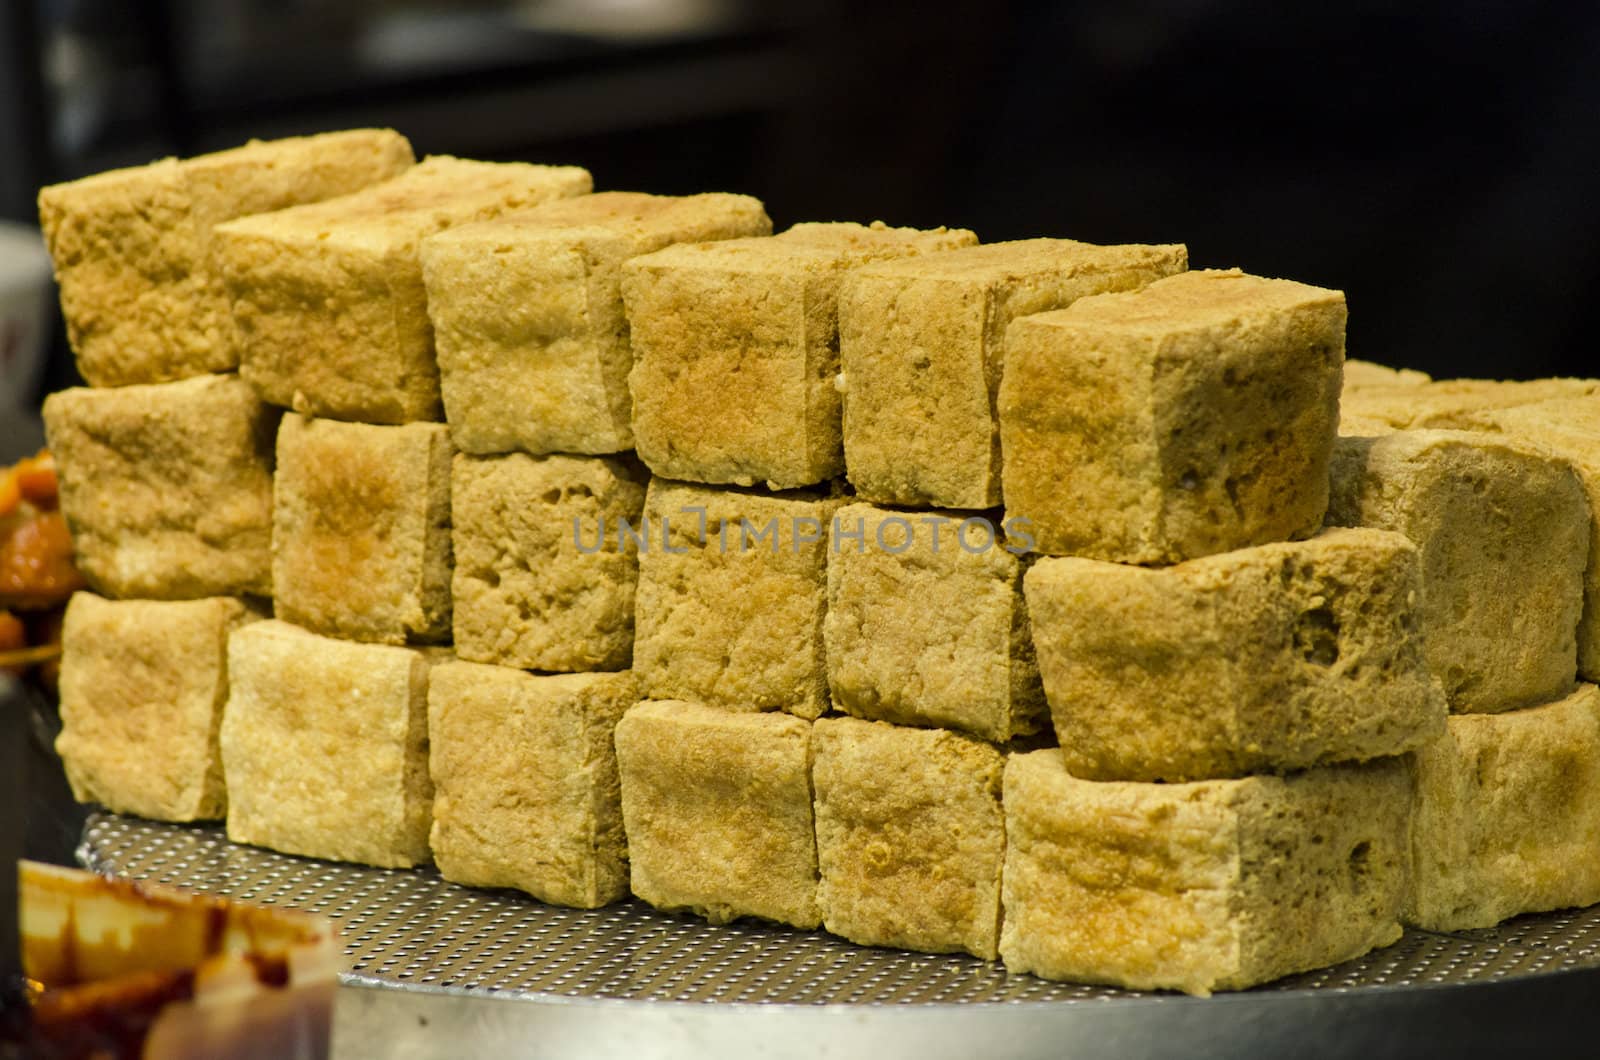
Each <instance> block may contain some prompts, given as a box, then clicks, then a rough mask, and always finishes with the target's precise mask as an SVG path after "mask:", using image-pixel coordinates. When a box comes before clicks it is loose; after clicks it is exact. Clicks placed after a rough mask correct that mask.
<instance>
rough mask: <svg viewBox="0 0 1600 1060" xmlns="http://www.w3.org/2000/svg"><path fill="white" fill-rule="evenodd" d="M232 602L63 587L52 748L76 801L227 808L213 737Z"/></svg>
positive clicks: (212, 815)
mask: <svg viewBox="0 0 1600 1060" xmlns="http://www.w3.org/2000/svg"><path fill="white" fill-rule="evenodd" d="M260 617H261V615H260V612H259V611H257V610H256V609H255V608H253V607H252V606H251V605H249V604H246V603H245V602H244V601H242V600H237V599H233V598H231V597H211V598H209V599H204V600H175V601H167V600H162V601H156V600H106V599H104V598H102V597H99V596H96V595H95V594H93V593H90V592H80V593H76V594H74V596H73V597H72V600H71V602H70V603H69V604H68V606H67V613H66V621H65V625H64V627H63V629H62V652H63V655H62V661H61V723H62V730H61V735H60V736H59V737H57V739H56V750H57V751H58V752H59V753H60V755H61V758H62V763H63V764H64V765H65V766H66V771H67V779H68V780H69V781H70V782H71V784H72V791H73V794H74V795H75V796H76V797H77V799H78V801H79V802H98V803H100V804H101V805H102V806H104V807H106V808H107V809H109V810H112V811H114V812H116V813H131V814H136V815H138V816H140V817H150V818H153V819H155V820H159V821H201V820H213V819H216V818H220V817H222V816H223V814H224V813H225V812H226V811H227V805H228V796H227V789H226V787H225V786H224V784H223V776H222V756H221V753H220V749H219V746H218V733H219V731H220V729H221V725H222V709H223V704H224V703H226V702H227V698H228V662H227V647H228V635H229V634H230V633H232V632H233V630H235V629H238V628H239V627H240V626H242V625H244V624H245V623H247V622H253V621H256V620H257V619H259V618H260Z"/></svg>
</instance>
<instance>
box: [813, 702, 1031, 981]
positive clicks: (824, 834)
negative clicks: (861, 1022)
mask: <svg viewBox="0 0 1600 1060" xmlns="http://www.w3.org/2000/svg"><path fill="white" fill-rule="evenodd" d="M812 754H813V762H812V786H813V788H814V790H815V793H816V794H815V812H816V824H817V860H818V866H819V869H820V873H821V884H820V886H819V888H818V891H817V902H818V905H819V906H820V907H821V911H822V921H823V924H824V926H826V927H827V929H828V930H829V931H831V932H832V933H833V934H835V935H839V936H842V937H844V938H847V939H849V940H850V941H852V942H857V943H860V944H862V945H865V946H892V947H896V948H899V949H908V950H916V951H919V952H923V953H970V954H972V955H973V956H975V957H982V958H983V959H985V960H990V961H992V960H994V959H995V957H996V956H997V955H998V952H999V951H998V949H997V947H998V945H999V936H1000V865H1001V861H1002V860H1003V857H1004V853H1005V821H1004V818H1003V816H1002V814H1001V811H1000V783H1001V775H1002V773H1003V771H1004V769H1005V756H1004V755H1003V754H1001V752H1000V751H998V750H997V749H996V748H994V747H992V746H991V745H989V744H987V743H984V742H983V741H981V740H975V739H973V738H971V737H969V736H961V735H958V734H956V733H952V732H946V731H944V730H941V729H908V728H903V727H900V726H896V725H888V724H885V723H884V722H869V721H859V720H857V719H855V718H823V719H822V720H820V721H818V722H817V723H816V725H815V727H814V728H813V729H812Z"/></svg>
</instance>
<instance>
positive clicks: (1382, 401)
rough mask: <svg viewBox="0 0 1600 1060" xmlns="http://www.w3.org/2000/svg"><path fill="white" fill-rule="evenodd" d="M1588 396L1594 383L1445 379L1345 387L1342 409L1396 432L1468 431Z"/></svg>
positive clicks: (1597, 383) (1599, 390)
mask: <svg viewBox="0 0 1600 1060" xmlns="http://www.w3.org/2000/svg"><path fill="white" fill-rule="evenodd" d="M1594 394H1600V380H1594V379H1529V380H1526V381H1518V382H1500V381H1498V380H1494V379H1446V380H1442V381H1437V382H1429V383H1426V384H1423V385H1421V386H1418V385H1415V384H1410V383H1408V382H1406V381H1404V380H1402V381H1400V382H1398V383H1390V384H1388V385H1374V386H1362V387H1355V388H1347V390H1346V393H1345V395H1344V401H1343V406H1342V407H1343V411H1344V414H1345V415H1346V416H1347V417H1350V418H1353V419H1358V420H1363V421H1374V422H1378V423H1385V424H1388V426H1389V427H1390V429H1392V430H1397V431H1403V430H1416V429H1420V428H1425V427H1426V428H1444V429H1454V430H1467V431H1470V430H1478V429H1480V428H1481V427H1482V425H1483V424H1482V417H1483V414H1485V413H1492V412H1494V411H1496V410H1498V409H1509V408H1516V407H1518V406H1520V405H1531V404H1533V403H1535V402H1539V401H1555V400H1562V399H1570V398H1583V397H1588V396H1590V395H1594ZM1343 433H1346V434H1349V433H1352V432H1350V431H1345V432H1343ZM1374 433H1377V432H1374Z"/></svg>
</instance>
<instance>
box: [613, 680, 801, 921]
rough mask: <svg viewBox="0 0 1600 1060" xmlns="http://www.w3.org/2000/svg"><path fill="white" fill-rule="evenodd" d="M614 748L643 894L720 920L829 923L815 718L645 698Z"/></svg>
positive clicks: (635, 880)
mask: <svg viewBox="0 0 1600 1060" xmlns="http://www.w3.org/2000/svg"><path fill="white" fill-rule="evenodd" d="M616 745H617V763H618V768H619V771H620V774H621V777H622V819H623V824H624V825H625V827H626V829H627V834H628V856H629V859H630V866H631V872H632V887H633V893H634V894H635V895H637V896H638V897H640V898H642V899H644V900H645V901H646V902H649V903H650V904H651V905H653V906H656V907H657V908H660V909H687V910H691V911H693V912H695V913H698V914H699V915H701V916H703V917H705V918H706V919H708V920H710V921H711V922H712V923H714V924H725V923H728V922H729V921H731V920H734V919H736V918H738V917H744V916H753V917H761V918H763V919H766V920H775V921H777V922H779V923H783V924H789V925H792V926H794V927H798V928H804V929H810V928H814V927H817V926H818V925H819V924H820V923H821V920H822V918H821V914H820V912H819V911H818V909H817V846H816V837H815V829H814V826H813V818H812V811H811V780H810V773H811V725H810V723H808V722H804V721H801V720H800V719H798V718H792V717H789V716H787V715H783V714H755V713H748V712H743V713H740V712H733V711H725V710H718V709H715V708H713V707H704V706H700V705H698V704H693V703H683V702H646V703H640V704H639V705H637V706H635V707H634V708H633V709H631V710H629V711H628V713H626V714H625V715H623V718H622V721H620V722H619V723H618V724H617V731H616Z"/></svg>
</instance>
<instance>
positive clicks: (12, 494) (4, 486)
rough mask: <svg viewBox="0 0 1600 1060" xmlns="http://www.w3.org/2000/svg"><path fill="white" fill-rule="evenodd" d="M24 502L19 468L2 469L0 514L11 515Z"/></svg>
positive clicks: (0, 475) (0, 476) (0, 477)
mask: <svg viewBox="0 0 1600 1060" xmlns="http://www.w3.org/2000/svg"><path fill="white" fill-rule="evenodd" d="M21 504H22V482H21V477H20V476H19V475H18V474H17V469H16V468H14V467H8V468H6V469H5V470H4V471H0V516H6V515H10V514H11V513H12V512H14V511H16V510H17V508H18V507H19V506H20V505H21Z"/></svg>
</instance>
